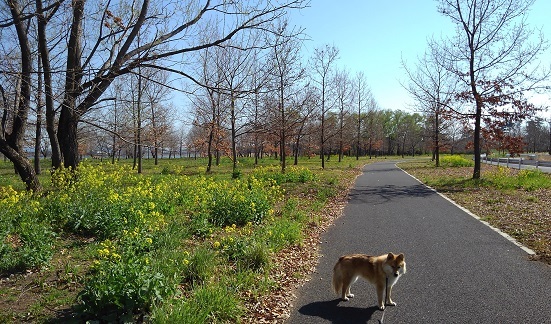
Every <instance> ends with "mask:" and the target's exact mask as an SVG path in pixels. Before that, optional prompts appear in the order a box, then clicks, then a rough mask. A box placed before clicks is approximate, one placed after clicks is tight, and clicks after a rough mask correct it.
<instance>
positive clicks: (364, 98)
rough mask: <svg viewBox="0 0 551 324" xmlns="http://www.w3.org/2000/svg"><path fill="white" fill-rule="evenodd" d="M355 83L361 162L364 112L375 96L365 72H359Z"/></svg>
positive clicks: (357, 142)
mask: <svg viewBox="0 0 551 324" xmlns="http://www.w3.org/2000/svg"><path fill="white" fill-rule="evenodd" d="M354 81H355V82H354V97H355V100H356V104H357V105H358V116H357V118H358V120H357V121H356V122H357V125H358V126H357V128H356V160H359V159H360V151H361V136H362V121H363V119H364V118H363V117H364V115H363V114H362V112H363V109H364V108H365V107H366V105H368V103H369V100H370V99H372V98H373V96H372V94H371V90H370V89H369V87H368V85H367V80H366V78H365V74H364V73H363V72H361V71H360V72H357V73H356V79H355V80H354Z"/></svg>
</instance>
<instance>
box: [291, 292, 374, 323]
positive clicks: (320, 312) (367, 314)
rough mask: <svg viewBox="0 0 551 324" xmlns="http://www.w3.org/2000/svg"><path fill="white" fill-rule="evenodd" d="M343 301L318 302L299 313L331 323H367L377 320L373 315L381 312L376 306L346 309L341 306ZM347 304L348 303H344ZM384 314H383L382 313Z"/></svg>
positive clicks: (301, 309) (300, 310)
mask: <svg viewBox="0 0 551 324" xmlns="http://www.w3.org/2000/svg"><path fill="white" fill-rule="evenodd" d="M341 302H342V301H341V299H340V298H337V299H334V300H328V301H318V302H313V303H310V304H307V305H304V306H302V307H301V308H300V309H299V310H298V312H299V313H301V314H303V315H308V316H317V317H321V318H323V319H325V320H328V321H331V323H335V324H341V323H367V322H368V321H369V320H375V319H374V318H372V317H373V314H375V313H377V312H378V311H379V308H377V307H376V306H372V307H367V308H364V307H346V306H344V305H343V306H339V304H340V303H341ZM344 304H346V302H344ZM381 314H382V313H381Z"/></svg>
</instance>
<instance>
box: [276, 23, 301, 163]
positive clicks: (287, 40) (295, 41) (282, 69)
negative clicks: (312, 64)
mask: <svg viewBox="0 0 551 324" xmlns="http://www.w3.org/2000/svg"><path fill="white" fill-rule="evenodd" d="M275 30H277V32H276V33H275V34H274V35H275V37H274V39H273V40H272V41H271V42H270V43H271V44H273V45H272V46H271V54H270V61H271V62H272V64H273V68H272V69H271V75H272V77H273V83H274V90H276V91H277V98H278V104H277V109H278V115H279V118H278V119H277V122H276V125H278V128H279V156H280V160H281V172H283V173H284V172H285V167H286V152H285V151H286V148H287V138H288V137H289V135H292V134H288V132H289V131H291V130H292V129H293V128H294V125H293V124H294V123H293V121H292V118H293V108H296V107H291V105H290V104H289V103H288V101H290V96H292V95H293V94H294V93H296V92H297V91H303V89H302V87H299V86H298V83H299V82H301V81H302V79H303V78H304V74H305V70H304V68H303V67H302V66H301V65H300V56H299V55H300V52H299V51H300V48H301V46H300V39H299V38H298V37H297V36H298V35H300V33H301V31H297V30H293V29H291V28H290V27H289V25H288V22H287V21H286V20H284V21H280V24H279V25H278V26H277V27H276V28H275ZM295 117H296V116H295Z"/></svg>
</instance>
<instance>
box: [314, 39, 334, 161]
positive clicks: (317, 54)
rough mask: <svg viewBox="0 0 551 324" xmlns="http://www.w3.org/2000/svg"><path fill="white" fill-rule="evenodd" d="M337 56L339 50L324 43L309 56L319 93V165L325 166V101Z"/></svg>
mask: <svg viewBox="0 0 551 324" xmlns="http://www.w3.org/2000/svg"><path fill="white" fill-rule="evenodd" d="M338 58H339V50H338V48H336V47H335V46H332V45H328V44H326V45H325V46H321V47H318V48H315V49H314V55H313V57H312V58H311V66H312V69H313V75H312V78H313V81H314V83H315V84H316V85H317V86H318V91H319V93H320V98H321V99H320V101H319V103H320V107H319V110H320V114H319V116H320V158H321V167H322V168H325V142H326V141H327V136H326V133H325V131H326V129H325V118H326V115H327V113H328V112H329V110H330V107H331V106H330V105H328V102H327V98H326V97H327V95H328V92H329V80H330V77H331V72H332V71H333V68H334V65H335V62H336V61H337V59H338Z"/></svg>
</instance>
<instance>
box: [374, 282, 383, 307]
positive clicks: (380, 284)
mask: <svg viewBox="0 0 551 324" xmlns="http://www.w3.org/2000/svg"><path fill="white" fill-rule="evenodd" d="M376 286H377V303H378V306H379V309H380V310H384V309H385V303H384V302H383V293H384V290H385V283H384V282H377V283H376Z"/></svg>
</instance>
